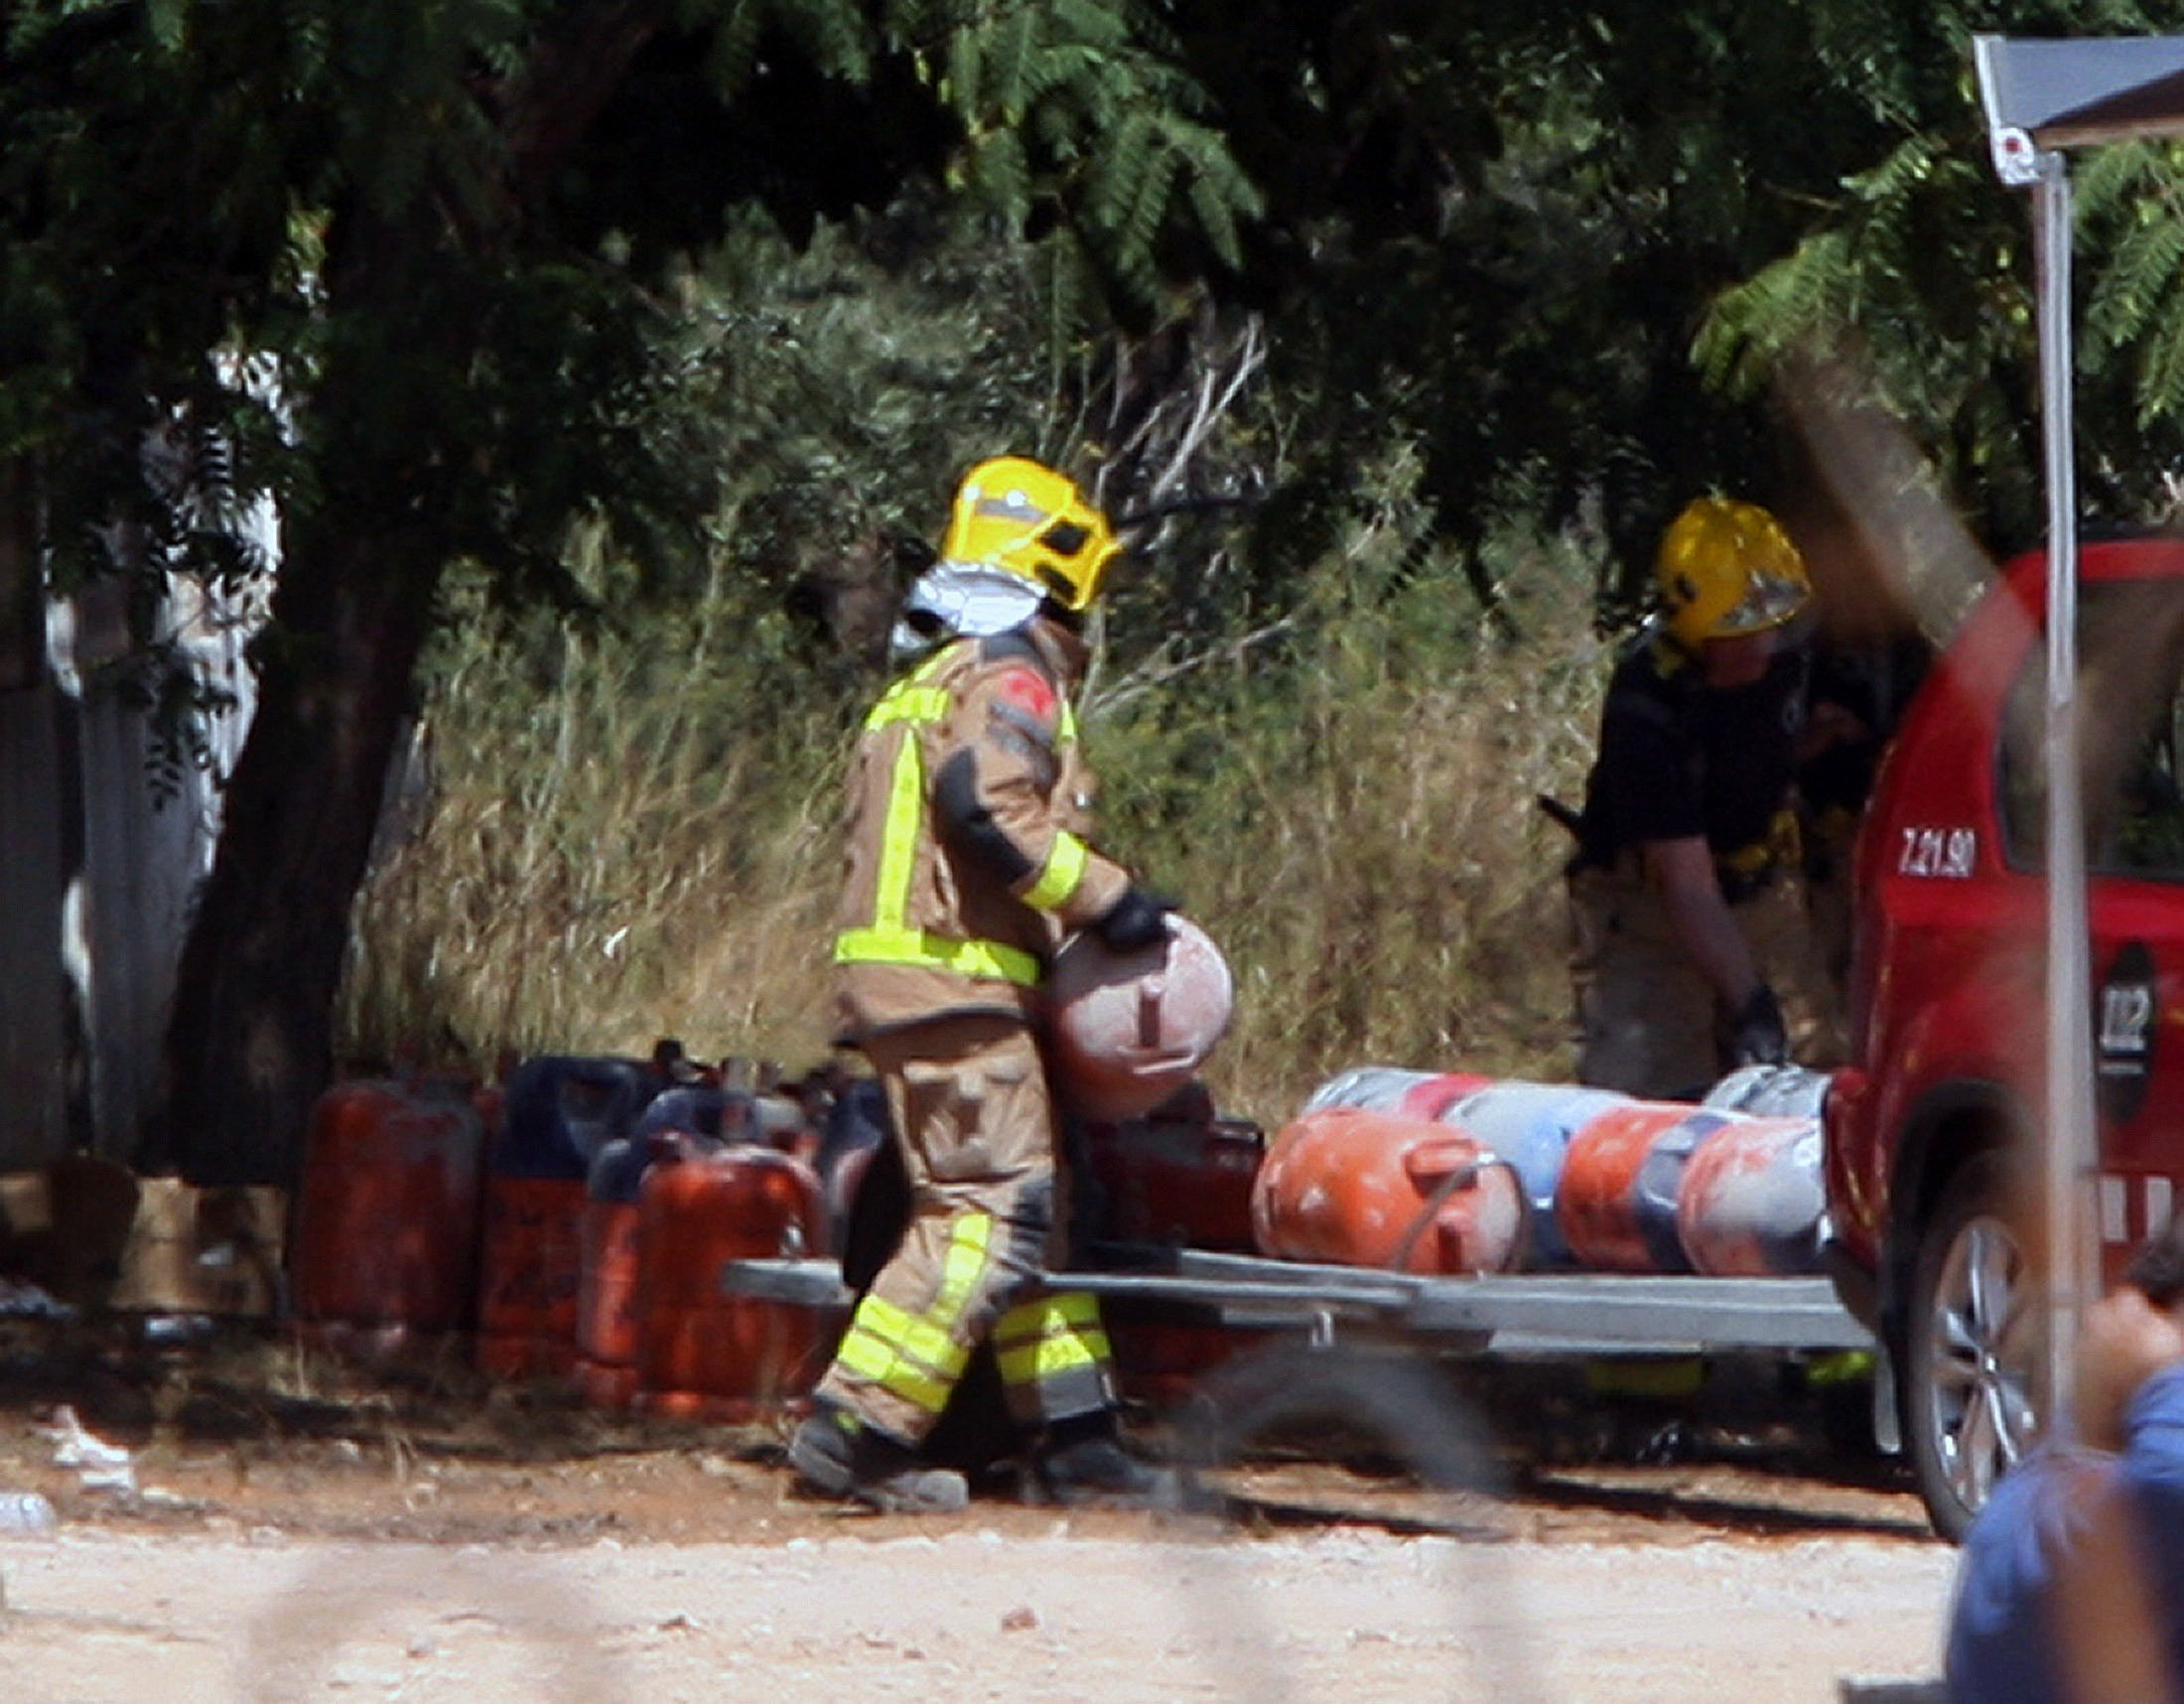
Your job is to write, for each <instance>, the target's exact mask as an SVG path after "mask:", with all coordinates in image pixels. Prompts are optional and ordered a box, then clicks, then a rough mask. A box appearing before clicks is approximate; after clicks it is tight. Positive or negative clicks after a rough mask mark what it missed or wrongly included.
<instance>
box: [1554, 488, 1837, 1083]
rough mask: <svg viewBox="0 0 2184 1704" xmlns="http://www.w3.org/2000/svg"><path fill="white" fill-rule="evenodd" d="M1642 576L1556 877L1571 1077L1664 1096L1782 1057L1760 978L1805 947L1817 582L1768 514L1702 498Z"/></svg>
mask: <svg viewBox="0 0 2184 1704" xmlns="http://www.w3.org/2000/svg"><path fill="white" fill-rule="evenodd" d="M1655 577H1656V580H1657V582H1658V586H1659V590H1660V596H1661V604H1662V612H1661V614H1660V616H1659V617H1657V618H1656V619H1655V620H1654V621H1653V622H1651V623H1649V624H1648V625H1647V627H1646V629H1645V630H1644V631H1643V632H1642V633H1641V634H1640V635H1639V636H1638V638H1637V639H1636V640H1635V641H1634V642H1633V644H1632V645H1631V647H1630V648H1629V649H1628V650H1627V651H1626V652H1625V653H1624V654H1623V656H1622V657H1621V659H1620V660H1619V661H1618V663H1617V665H1616V669H1615V673H1614V675H1613V677H1612V678H1611V679H1610V680H1609V682H1608V688H1607V694H1606V699H1605V702H1604V704H1603V707H1602V711H1601V718H1600V746H1599V752H1598V755H1597V757H1596V759H1595V761H1594V763H1593V767H1592V772H1591V775H1590V777H1589V778H1588V779H1587V781H1586V787H1585V802H1584V809H1583V812H1582V814H1581V815H1580V816H1579V817H1578V819H1577V822H1576V824H1575V831H1576V834H1577V840H1578V852H1577V855H1576V857H1575V858H1574V859H1573V860H1571V862H1570V867H1569V871H1568V875H1569V879H1570V911H1571V918H1572V923H1573V925H1574V934H1575V953H1574V958H1573V964H1572V969H1573V973H1574V981H1575V990H1576V1016H1577V1028H1578V1032H1579V1053H1578V1060H1577V1080H1578V1081H1580V1082H1583V1083H1587V1084H1590V1085H1593V1086H1595V1087H1601V1088H1613V1089H1619V1090H1621V1091H1623V1092H1624V1093H1626V1094H1636V1095H1644V1096H1651V1097H1656V1098H1674V1097H1682V1096H1697V1095H1698V1094H1700V1093H1703V1092H1704V1091H1705V1090H1706V1087H1707V1086H1708V1085H1709V1084H1711V1083H1712V1082H1714V1081H1715V1080H1716V1079H1717V1078H1719V1077H1720V1076H1722V1075H1723V1074H1724V1073H1726V1072H1727V1071H1729V1070H1731V1069H1733V1068H1735V1067H1736V1066H1739V1065H1752V1064H1766V1065H1780V1064H1783V1063H1784V1062H1786V1061H1787V1060H1788V1058H1789V1053H1790V1032H1789V1026H1788V1025H1787V1023H1786V1021H1785V1018H1784V1014H1783V1009H1782V1005H1781V1002H1780V1001H1779V1000H1778V999H1777V996H1776V993H1775V988H1776V985H1777V983H1778V982H1781V981H1785V980H1789V981H1795V980H1798V970H1799V967H1800V965H1801V964H1802V962H1803V959H1804V956H1805V946H1804V930H1805V923H1804V915H1803V912H1802V909H1801V906H1800V902H1799V900H1798V898H1797V894H1796V891H1795V870H1796V866H1797V863H1798V832H1797V821H1796V815H1795V808H1794V807H1795V798H1794V792H1793V789H1794V785H1795V781H1796V776H1797V770H1798V765H1799V762H1800V756H1801V752H1802V751H1803V749H1804V746H1805V739H1806V729H1805V717H1806V713H1807V708H1808V666H1809V664H1808V656H1807V652H1806V649H1805V647H1804V646H1803V645H1802V644H1801V643H1799V642H1797V639H1796V638H1795V637H1794V624H1795V623H1797V621H1798V619H1799V618H1800V617H1801V616H1802V615H1803V614H1804V613H1805V611H1806V608H1807V606H1808V604H1809V602H1810V600H1811V597H1812V585H1811V581H1810V579H1809V578H1808V576H1807V574H1806V569H1805V563H1804V559H1803V557H1802V556H1801V555H1800V554H1799V552H1798V549H1797V546H1796V545H1795V544H1793V543H1792V542H1791V540H1790V537H1789V535H1788V534H1787V533H1786V532H1785V531H1784V530H1783V528H1782V526H1781V524H1780V522H1778V521H1777V520H1776V519H1775V517H1774V516H1773V515H1772V514H1770V513H1769V512H1768V511H1767V510H1766V509H1764V508H1761V507H1759V506H1758V505H1757V504H1755V503H1749V502H1739V501H1735V500H1732V499H1729V498H1725V497H1701V498H1699V499H1698V500H1697V501H1695V502H1692V503H1691V504H1689V505H1688V506H1687V507H1686V508H1685V509H1684V511H1683V512H1682V513H1681V514H1679V515H1678V516H1677V517H1676V520H1675V521H1674V523H1673V524H1672V525H1671V526H1670V527H1669V529H1668V531H1667V533H1666V534H1665V536H1664V537H1663V539H1662V541H1661V548H1660V552H1659V556H1658V559H1657V560H1656V563H1655ZM1801 992H1802V990H1801Z"/></svg>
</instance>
